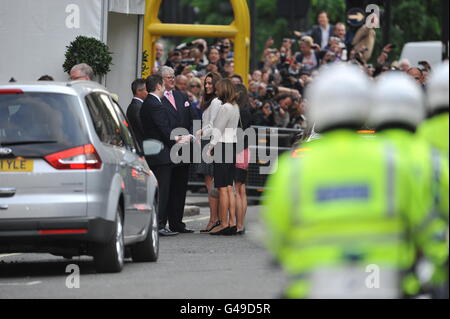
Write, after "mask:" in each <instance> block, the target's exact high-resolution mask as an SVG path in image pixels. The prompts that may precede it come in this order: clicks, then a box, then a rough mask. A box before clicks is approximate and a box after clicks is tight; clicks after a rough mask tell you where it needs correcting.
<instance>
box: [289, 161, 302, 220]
mask: <svg viewBox="0 0 450 319" xmlns="http://www.w3.org/2000/svg"><path fill="white" fill-rule="evenodd" d="M291 164H292V165H291V167H292V168H293V170H292V175H291V176H292V178H291V180H290V185H291V199H292V201H291V204H292V209H291V210H290V212H291V215H292V216H291V217H292V225H300V224H301V218H300V216H301V210H300V207H301V205H300V197H301V194H300V170H301V167H300V165H301V164H302V162H301V160H299V159H297V158H291Z"/></svg>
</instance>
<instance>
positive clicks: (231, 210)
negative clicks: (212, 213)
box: [214, 186, 236, 233]
mask: <svg viewBox="0 0 450 319" xmlns="http://www.w3.org/2000/svg"><path fill="white" fill-rule="evenodd" d="M219 194H220V198H219V219H220V226H218V227H216V228H215V229H214V230H215V231H214V233H216V232H219V231H221V230H223V229H225V228H227V227H231V226H236V199H235V195H234V190H233V186H227V187H220V188H219Z"/></svg>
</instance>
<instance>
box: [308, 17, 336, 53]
mask: <svg viewBox="0 0 450 319" xmlns="http://www.w3.org/2000/svg"><path fill="white" fill-rule="evenodd" d="M317 22H318V23H319V25H316V26H314V27H313V28H312V29H311V30H310V31H309V32H307V33H306V35H309V36H311V37H312V38H313V40H314V43H316V44H318V45H320V48H321V50H325V49H326V48H327V47H328V42H329V41H330V37H332V36H333V34H334V26H333V25H331V24H330V20H329V18H328V13H327V12H326V11H320V12H319V14H318V15H317Z"/></svg>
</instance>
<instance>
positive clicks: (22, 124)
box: [0, 93, 88, 157]
mask: <svg viewBox="0 0 450 319" xmlns="http://www.w3.org/2000/svg"><path fill="white" fill-rule="evenodd" d="M78 103H79V102H78V100H77V98H76V97H75V96H71V95H66V94H58V93H22V94H0V146H4V147H8V148H11V149H12V150H13V155H14V156H28V157H30V156H32V157H42V156H45V155H48V154H51V153H54V152H58V151H61V150H64V149H69V148H72V147H75V146H81V145H84V144H87V143H88V137H87V135H86V133H85V130H84V129H83V127H82V126H83V125H82V121H81V117H80V111H79V107H78Z"/></svg>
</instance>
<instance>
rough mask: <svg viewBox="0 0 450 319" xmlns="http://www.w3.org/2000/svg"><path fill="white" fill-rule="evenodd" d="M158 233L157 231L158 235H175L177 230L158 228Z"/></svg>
mask: <svg viewBox="0 0 450 319" xmlns="http://www.w3.org/2000/svg"><path fill="white" fill-rule="evenodd" d="M158 233H159V235H160V236H175V235H178V233H177V232H173V231H170V230H168V229H167V228H161V229H160V230H158Z"/></svg>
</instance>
